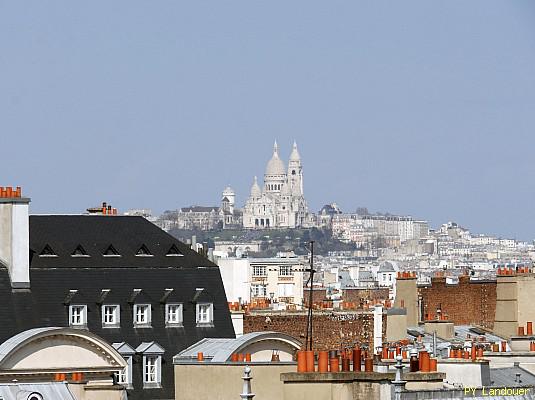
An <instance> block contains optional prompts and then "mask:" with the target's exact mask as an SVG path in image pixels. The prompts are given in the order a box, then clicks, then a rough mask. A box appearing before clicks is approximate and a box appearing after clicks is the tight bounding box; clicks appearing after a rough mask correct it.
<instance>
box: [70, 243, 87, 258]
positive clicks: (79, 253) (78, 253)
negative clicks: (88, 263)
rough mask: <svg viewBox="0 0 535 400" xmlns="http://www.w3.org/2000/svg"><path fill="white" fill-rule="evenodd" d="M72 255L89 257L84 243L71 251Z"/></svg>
mask: <svg viewBox="0 0 535 400" xmlns="http://www.w3.org/2000/svg"><path fill="white" fill-rule="evenodd" d="M71 256H72V257H89V255H88V254H87V252H86V251H85V250H84V248H83V247H82V245H78V246H77V247H76V248H75V249H74V251H73V252H72V253H71Z"/></svg>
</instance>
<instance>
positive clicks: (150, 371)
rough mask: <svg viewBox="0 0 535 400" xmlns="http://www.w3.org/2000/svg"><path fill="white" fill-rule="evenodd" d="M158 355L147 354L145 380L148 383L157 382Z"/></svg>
mask: <svg viewBox="0 0 535 400" xmlns="http://www.w3.org/2000/svg"><path fill="white" fill-rule="evenodd" d="M157 361H158V357H155V356H147V357H145V379H144V380H145V382H146V383H156V382H157V376H156V372H157V371H156V369H157Z"/></svg>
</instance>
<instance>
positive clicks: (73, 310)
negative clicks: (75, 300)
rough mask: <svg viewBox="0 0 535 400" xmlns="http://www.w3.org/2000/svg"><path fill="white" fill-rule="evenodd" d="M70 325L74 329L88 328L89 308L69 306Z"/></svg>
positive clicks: (79, 305) (75, 305) (77, 305)
mask: <svg viewBox="0 0 535 400" xmlns="http://www.w3.org/2000/svg"><path fill="white" fill-rule="evenodd" d="M69 325H70V326H74V327H81V326H87V306H86V305H81V304H74V305H70V306H69Z"/></svg>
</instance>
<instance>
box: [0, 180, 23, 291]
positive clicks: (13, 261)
mask: <svg viewBox="0 0 535 400" xmlns="http://www.w3.org/2000/svg"><path fill="white" fill-rule="evenodd" d="M29 204H30V199H29V198H26V197H22V194H21V189H20V187H17V188H16V189H13V188H11V187H6V188H3V187H0V264H1V265H2V266H4V267H5V268H7V270H8V272H9V278H10V279H11V287H12V288H14V289H19V288H29V287H30V227H29V218H28V209H29Z"/></svg>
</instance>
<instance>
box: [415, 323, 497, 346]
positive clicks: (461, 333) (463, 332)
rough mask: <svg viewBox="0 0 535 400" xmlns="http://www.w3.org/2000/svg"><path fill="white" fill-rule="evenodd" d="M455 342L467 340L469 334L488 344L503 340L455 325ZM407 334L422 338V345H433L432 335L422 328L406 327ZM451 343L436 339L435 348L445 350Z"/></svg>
mask: <svg viewBox="0 0 535 400" xmlns="http://www.w3.org/2000/svg"><path fill="white" fill-rule="evenodd" d="M454 329H455V339H456V340H455V341H454V342H456V343H458V342H461V341H463V342H464V340H465V339H466V338H467V335H468V334H470V336H471V337H474V336H485V337H486V339H487V340H488V341H489V342H500V341H502V340H504V339H503V338H501V337H499V336H496V335H495V334H493V333H489V332H483V333H480V332H481V331H480V330H479V329H477V328H475V327H473V326H470V325H455V327H454ZM407 333H408V334H409V335H410V336H412V337H413V338H416V337H417V336H418V335H421V336H422V341H423V343H426V344H431V343H433V335H431V334H429V333H425V332H424V328H423V326H418V327H408V328H407ZM450 344H451V341H448V340H445V339H444V338H440V337H437V347H438V349H446V348H448V347H449V346H450Z"/></svg>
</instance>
